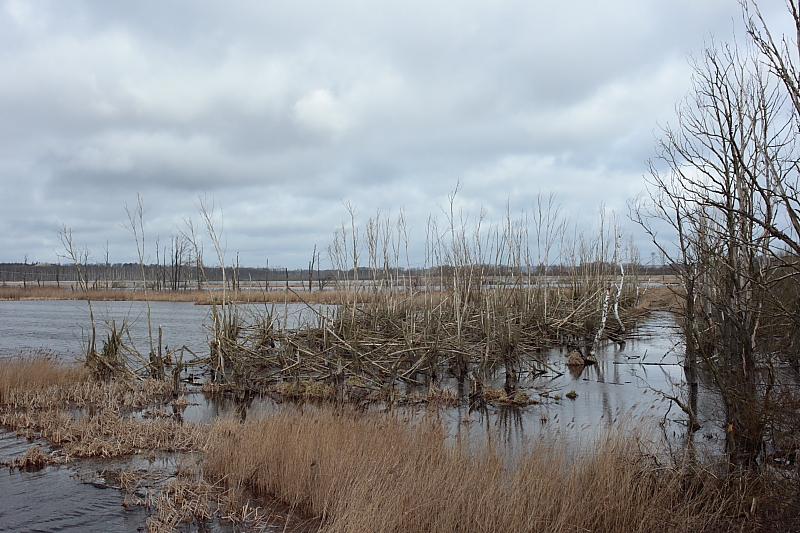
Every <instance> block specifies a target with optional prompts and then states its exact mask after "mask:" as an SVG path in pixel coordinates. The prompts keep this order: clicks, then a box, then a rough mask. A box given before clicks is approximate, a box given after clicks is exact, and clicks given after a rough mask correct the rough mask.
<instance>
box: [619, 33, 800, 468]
mask: <svg viewBox="0 0 800 533" xmlns="http://www.w3.org/2000/svg"><path fill="white" fill-rule="evenodd" d="M780 89H781V88H780V86H779V85H778V84H777V83H775V82H774V78H771V77H769V76H768V75H767V73H766V72H764V69H763V67H762V65H761V63H760V61H759V58H758V57H757V55H756V54H755V53H754V51H753V50H751V49H748V48H745V49H743V50H742V49H740V48H737V47H736V46H733V45H721V46H711V47H709V48H707V49H706V50H704V51H703V55H702V57H701V58H700V59H699V60H696V61H695V62H694V77H693V89H692V92H691V95H690V96H689V97H688V98H687V99H686V101H684V102H683V103H682V104H680V105H679V106H678V108H677V114H678V124H677V127H676V128H674V129H673V128H669V127H668V128H665V130H664V132H663V136H662V138H661V140H660V141H659V143H658V148H659V161H657V162H656V163H653V164H651V168H650V175H649V179H648V192H649V199H648V202H646V203H640V204H639V205H638V206H637V207H636V208H635V209H634V212H635V214H634V219H635V220H637V221H638V222H639V223H640V224H641V225H642V226H643V227H644V228H645V230H647V231H648V232H649V233H650V235H651V236H652V237H653V241H654V243H655V244H656V245H657V246H658V248H659V250H660V252H661V253H662V254H664V255H665V256H666V257H667V259H668V261H669V262H670V263H672V264H673V265H675V268H676V273H677V274H678V277H679V279H680V280H681V284H682V291H681V292H680V294H679V295H680V297H681V299H682V311H683V327H684V333H685V336H686V360H685V365H686V370H687V377H689V378H690V381H691V380H694V379H695V378H694V375H695V370H696V369H695V365H696V362H697V361H700V362H702V363H703V366H704V368H706V369H707V370H709V371H710V373H711V375H712V377H713V381H714V383H715V384H716V386H717V388H718V390H719V391H720V394H721V397H722V400H723V403H724V408H725V433H726V443H727V449H728V452H729V454H730V458H731V464H733V465H738V466H744V467H749V466H752V465H753V464H755V463H756V460H757V458H758V457H759V455H760V454H761V453H762V451H763V442H764V433H765V427H766V426H767V424H768V421H769V417H770V416H771V412H770V400H769V396H770V393H771V390H772V388H773V386H774V384H775V377H774V376H775V375H774V371H773V367H774V361H773V355H772V350H771V349H770V346H769V344H768V341H767V337H768V335H766V334H765V331H769V329H770V327H771V326H772V325H773V324H774V322H775V320H777V319H779V318H778V315H777V314H775V313H774V312H773V310H774V309H776V303H780V302H781V301H782V299H781V298H780V295H779V292H778V291H777V290H776V283H777V281H778V280H779V278H780V277H781V272H782V271H781V269H779V268H777V267H776V262H775V259H778V258H782V257H785V253H786V251H787V250H789V251H793V253H795V254H796V253H798V252H800V246H798V244H799V243H798V240H797V228H794V227H793V224H794V220H793V219H794V215H793V212H794V211H793V209H794V208H793V205H792V203H793V202H795V201H796V200H794V199H792V200H790V199H789V198H788V197H787V195H786V194H784V192H785V191H796V188H795V187H794V184H795V183H796V179H797V168H796V165H795V164H794V162H793V161H794V148H795V140H796V137H797V136H796V133H795V130H794V129H793V127H792V124H793V120H794V119H793V117H792V114H791V112H790V111H791V109H790V108H788V106H786V105H785V102H786V98H785V96H784V93H783V92H782V91H781V90H780ZM790 195H791V194H789V196H790ZM656 220H660V221H661V222H667V223H668V224H669V226H671V229H672V232H673V235H674V239H673V240H668V239H665V238H664V237H663V236H661V235H659V233H658V223H656V222H655V221H656ZM787 222H788V225H787V224H786V223H787ZM785 310H786V309H785V308H784V311H785ZM694 409H695V407H692V406H689V407H687V408H686V410H687V411H689V415H690V418H692V425H694V423H695V420H694V418H693V417H694V412H693V410H694Z"/></svg>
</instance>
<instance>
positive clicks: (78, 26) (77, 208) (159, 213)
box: [0, 0, 785, 268]
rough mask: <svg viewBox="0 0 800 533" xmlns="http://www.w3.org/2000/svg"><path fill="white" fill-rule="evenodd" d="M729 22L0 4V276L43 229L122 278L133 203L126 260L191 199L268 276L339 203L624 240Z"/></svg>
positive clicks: (526, 7)
mask: <svg viewBox="0 0 800 533" xmlns="http://www.w3.org/2000/svg"><path fill="white" fill-rule="evenodd" d="M762 4H763V5H762V9H763V10H764V11H765V12H766V14H767V16H768V18H772V17H775V18H776V20H782V19H783V18H785V17H783V9H784V8H783V3H782V2H780V0H770V1H769V2H762ZM740 19H741V15H740V9H739V6H738V3H737V2H736V1H735V0H669V1H667V0H604V1H602V2H598V1H597V0H567V1H563V2H554V1H552V0H548V1H545V0H458V1H451V0H425V1H417V0H404V1H402V2H395V1H371V2H369V1H365V0H342V1H334V2H332V1H322V0H296V1H293V2H275V1H268V0H229V1H227V2H211V1H208V0H192V1H182V0H167V1H164V0H160V1H157V2H156V1H153V0H135V1H115V2H108V1H107V0H2V1H0V198H2V207H0V261H22V260H23V258H24V257H25V255H26V254H27V255H28V258H29V260H30V261H55V260H56V252H60V251H61V246H60V244H59V242H58V238H57V235H58V231H59V229H60V228H61V227H62V226H63V225H66V226H68V227H69V228H71V229H72V230H73V231H74V240H75V242H76V243H77V244H80V245H83V246H86V247H88V248H89V249H90V250H91V252H92V257H93V258H95V259H96V260H102V259H103V255H104V252H103V248H104V246H105V245H106V243H108V247H109V253H110V259H111V261H112V262H122V261H131V260H134V259H135V256H136V248H135V244H134V241H133V237H132V236H131V235H130V233H128V232H127V231H126V230H125V229H124V228H123V227H122V226H121V223H122V222H123V221H124V220H125V219H126V215H125V206H126V204H127V205H128V206H133V205H134V204H135V203H136V197H137V193H138V194H140V195H141V197H142V199H143V201H144V205H145V207H146V209H147V212H146V213H145V229H146V234H147V237H148V239H150V238H154V237H155V236H156V235H159V236H160V237H161V239H162V242H163V240H166V239H169V236H170V235H174V234H177V233H178V232H179V231H180V230H181V229H183V227H184V220H185V219H187V218H188V217H192V218H193V219H194V220H195V223H197V222H198V212H197V205H198V202H199V200H198V199H199V198H200V197H205V198H207V199H208V201H209V203H210V202H212V201H213V203H214V204H215V205H216V214H217V215H218V216H219V215H220V214H221V220H222V222H221V225H223V229H224V234H225V243H226V245H227V250H228V254H229V255H230V254H235V253H236V252H239V253H240V258H241V259H240V260H241V263H242V264H246V265H252V266H257V265H263V264H264V263H265V261H266V260H267V259H268V260H269V262H270V265H283V266H287V267H290V268H292V267H301V266H303V265H305V264H307V262H308V259H309V256H310V254H311V251H312V249H313V247H314V245H317V246H318V247H319V248H320V249H322V248H324V247H325V246H327V245H328V244H329V243H330V241H331V236H332V234H333V231H334V230H335V229H336V228H337V226H339V225H340V223H341V221H342V220H343V219H345V218H346V217H347V211H346V209H345V207H344V205H343V204H344V203H345V202H350V204H352V205H353V206H355V209H356V212H357V218H358V220H359V221H363V220H366V219H367V218H368V217H370V216H373V215H374V214H375V213H376V212H377V210H381V212H384V213H386V212H391V213H392V215H393V216H394V215H396V214H397V213H398V212H399V211H400V210H401V209H403V210H404V211H405V214H406V218H407V221H408V226H409V230H410V233H411V236H412V239H413V240H414V241H415V242H418V243H420V242H421V241H422V240H424V237H425V225H426V219H427V217H428V216H429V215H437V214H439V215H441V208H442V207H443V206H444V205H445V204H446V202H447V196H448V193H449V192H451V191H452V190H453V189H454V188H455V186H456V184H457V183H459V182H460V183H461V190H460V192H459V194H458V197H457V204H458V206H459V207H460V208H461V209H463V210H464V212H468V213H470V214H471V215H472V216H474V215H475V214H477V213H478V211H479V210H480V209H481V207H483V208H485V209H486V212H487V218H488V219H490V220H492V219H498V218H499V217H501V215H502V212H503V210H504V209H505V205H506V202H508V203H509V205H510V207H511V209H512V211H514V212H517V211H519V210H522V209H526V208H530V206H531V205H532V204H533V202H534V201H535V198H536V195H537V193H538V192H540V191H541V192H544V193H550V192H554V193H555V194H556V198H557V201H558V203H560V204H561V205H562V207H563V208H564V210H565V212H568V213H569V214H570V216H571V217H572V219H573V220H574V221H576V223H578V224H591V223H592V222H593V221H594V220H595V218H596V214H597V210H598V207H599V205H600V204H601V203H603V204H605V206H606V207H607V208H608V209H613V210H615V211H616V212H617V213H618V214H619V215H620V216H621V217H622V218H624V217H625V216H626V214H627V207H626V201H627V200H628V199H629V198H631V197H632V196H634V195H635V194H636V193H637V192H639V191H640V190H641V189H642V187H643V183H642V175H643V174H644V172H645V171H646V168H647V167H646V162H647V160H648V159H649V158H650V157H652V156H653V154H654V139H655V137H656V135H658V131H659V124H662V125H663V124H666V123H668V122H670V121H671V120H672V113H673V109H674V106H675V103H676V102H677V101H678V100H679V99H680V98H682V97H683V96H684V95H685V94H686V92H687V91H688V90H689V87H690V75H691V69H690V67H689V64H688V56H689V55H690V54H692V53H695V54H697V53H698V52H699V51H700V50H701V49H702V47H703V45H704V43H705V42H709V40H710V38H711V37H712V36H713V37H714V38H715V39H717V40H728V39H730V38H731V35H732V33H733V31H734V28H735V27H741V22H740ZM630 229H631V230H634V229H635V228H633V227H631V228H630ZM641 241H642V242H644V239H641ZM643 253H645V254H646V253H648V251H647V250H644V252H643ZM151 259H154V257H151ZM418 260H419V258H416V259H414V258H412V262H414V261H418Z"/></svg>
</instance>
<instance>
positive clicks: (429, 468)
mask: <svg viewBox="0 0 800 533" xmlns="http://www.w3.org/2000/svg"><path fill="white" fill-rule="evenodd" d="M204 471H205V473H206V475H207V476H210V477H211V479H214V480H218V481H219V482H221V483H223V482H224V483H226V484H228V485H229V486H244V487H247V488H249V489H251V490H252V491H253V492H254V493H255V494H257V495H260V496H261V497H267V498H277V499H279V500H280V501H283V502H285V503H286V504H287V505H290V506H292V508H294V509H297V510H298V511H299V512H301V513H305V514H306V515H308V516H313V517H317V518H319V519H321V520H322V524H323V526H322V529H321V530H322V531H326V532H374V531H384V532H390V531H397V532H400V531H413V532H439V531H441V532H451V531H463V532H467V531H542V532H545V531H546V532H561V531H595V532H605V531H607V532H617V531H642V532H651V531H719V530H727V528H728V526H731V525H732V524H731V520H730V517H737V520H736V521H737V522H738V526H741V527H744V529H745V530H747V529H748V528H749V529H754V528H755V525H754V524H751V523H748V522H747V521H746V520H744V517H745V516H746V515H745V514H744V513H745V510H746V509H749V508H750V502H751V500H750V499H749V498H748V497H747V495H746V494H745V492H744V491H742V490H738V489H737V488H736V487H731V486H728V485H726V484H725V483H724V482H723V481H720V480H718V479H717V478H715V477H714V476H713V475H711V474H710V473H708V472H706V471H704V470H699V469H692V468H689V467H674V468H673V467H665V466H663V465H661V464H660V463H659V462H658V461H657V460H656V459H655V458H654V457H653V456H650V455H648V454H647V453H645V452H643V451H642V450H641V449H640V441H638V440H637V439H636V438H635V437H634V436H628V437H616V438H607V439H604V440H602V441H601V442H600V443H598V444H597V445H596V446H594V447H593V449H592V450H591V451H589V452H586V453H584V454H582V455H580V456H578V457H572V458H570V457H568V456H567V454H566V453H565V452H564V451H563V447H561V446H559V445H557V444H553V443H551V444H549V445H548V444H545V443H538V444H536V445H534V446H532V447H531V448H530V449H529V450H527V451H525V452H523V453H522V454H521V456H520V457H518V458H517V459H515V460H513V461H512V460H511V459H509V458H508V457H506V456H504V454H503V453H501V452H500V451H498V450H497V449H495V448H492V447H482V448H481V447H479V448H478V449H471V448H470V447H469V446H468V445H466V444H464V443H455V444H449V443H448V442H446V439H445V436H444V432H443V431H442V430H441V428H439V427H437V425H436V423H427V422H421V423H418V424H416V425H413V426H412V425H410V424H408V423H405V422H403V421H399V420H396V419H389V418H385V417H379V416H369V415H367V416H364V415H361V416H359V415H354V414H341V413H339V414H337V413H334V412H332V411H321V412H314V413H308V412H306V413H305V414H297V413H290V412H285V413H283V414H278V415H276V416H270V417H266V418H258V419H248V420H247V421H246V422H244V423H243V424H242V423H239V422H235V421H219V422H217V423H216V424H215V425H214V427H213V428H212V434H211V438H210V441H209V445H208V447H207V449H206V452H205V461H204ZM739 517H741V519H740V518H739Z"/></svg>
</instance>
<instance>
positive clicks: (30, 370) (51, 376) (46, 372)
mask: <svg viewBox="0 0 800 533" xmlns="http://www.w3.org/2000/svg"><path fill="white" fill-rule="evenodd" d="M87 379H88V375H87V373H86V371H85V369H84V368H82V367H81V366H79V365H75V364H67V363H64V362H61V361H59V360H58V358H57V357H55V356H54V355H53V354H51V353H49V352H46V351H36V352H33V353H31V354H26V355H20V356H16V357H9V358H5V359H0V405H3V404H9V403H16V402H18V401H21V400H17V397H18V396H19V395H25V394H30V393H34V392H36V394H37V396H40V397H41V399H44V397H45V396H46V394H45V391H47V390H48V389H50V388H54V387H55V388H64V387H72V386H79V385H80V384H83V383H86V381H87ZM25 405H29V402H25Z"/></svg>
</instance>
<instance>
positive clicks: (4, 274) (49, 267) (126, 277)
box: [0, 263, 675, 290]
mask: <svg viewBox="0 0 800 533" xmlns="http://www.w3.org/2000/svg"><path fill="white" fill-rule="evenodd" d="M609 267H610V269H611V270H612V271H613V268H614V267H613V266H611V265H609ZM79 268H80V271H81V274H82V275H83V278H84V279H85V280H86V282H87V283H88V284H89V286H91V287H94V288H123V287H125V286H126V284H127V283H131V282H133V283H141V282H142V280H143V279H145V280H146V281H147V284H148V285H149V286H150V287H151V288H154V289H157V290H183V289H196V288H198V287H202V286H203V285H204V284H205V283H221V282H222V281H223V280H224V281H226V282H228V283H230V284H236V285H240V284H245V285H249V284H252V283H264V282H265V281H266V282H269V283H270V284H273V285H274V284H276V283H280V282H293V283H297V282H303V283H308V282H310V281H311V280H313V283H314V285H315V286H317V285H319V286H323V285H325V284H327V283H331V282H335V281H337V280H353V279H358V280H362V281H366V280H379V279H395V280H400V279H406V280H409V281H411V282H413V281H414V280H420V279H422V278H425V279H431V278H439V277H445V278H447V277H451V276H452V274H453V268H454V267H452V266H447V265H440V266H435V267H428V268H410V269H408V268H392V269H390V270H389V271H387V270H385V269H381V270H374V269H370V268H367V267H359V268H358V269H357V271H356V273H355V275H354V272H353V269H350V270H348V271H342V270H335V269H326V270H311V271H309V269H287V268H265V267H261V268H253V267H226V268H225V273H224V277H223V271H222V268H220V267H213V266H202V267H200V268H198V267H197V266H195V265H186V264H178V265H175V264H172V265H170V264H167V265H158V264H150V265H144V268H142V266H141V265H139V264H138V263H88V264H82V265H79ZM479 268H480V270H481V273H482V275H483V276H489V277H491V276H497V277H510V276H514V275H515V274H516V275H522V274H525V275H527V274H529V273H528V272H527V270H526V269H524V268H523V269H516V268H511V267H507V266H503V265H479ZM575 268H576V267H575V266H567V265H550V266H548V267H537V268H535V269H532V271H531V272H530V274H532V275H546V276H559V275H569V274H571V273H573V272H574V269H575ZM625 268H626V271H628V272H636V273H638V274H639V275H641V276H655V275H669V274H672V273H674V272H675V268H674V267H673V266H672V265H663V266H662V265H659V266H653V265H638V264H637V265H626V266H625ZM77 281H78V266H76V265H74V264H59V263H0V284H7V283H15V284H20V283H21V284H22V285H23V286H27V285H29V284H30V285H45V284H46V285H60V284H61V283H64V284H72V283H76V282H77Z"/></svg>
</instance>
